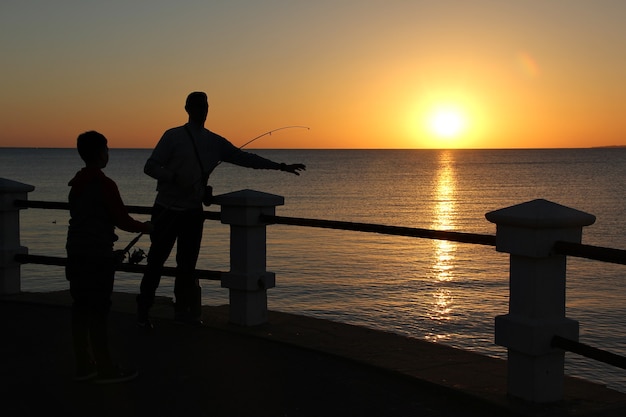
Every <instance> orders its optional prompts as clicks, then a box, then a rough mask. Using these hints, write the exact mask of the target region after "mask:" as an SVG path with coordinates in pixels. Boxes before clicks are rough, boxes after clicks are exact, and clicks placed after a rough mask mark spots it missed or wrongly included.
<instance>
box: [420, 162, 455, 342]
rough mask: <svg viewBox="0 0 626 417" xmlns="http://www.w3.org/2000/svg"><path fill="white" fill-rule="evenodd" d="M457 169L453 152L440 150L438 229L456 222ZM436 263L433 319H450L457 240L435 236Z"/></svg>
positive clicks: (441, 337)
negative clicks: (455, 171)
mask: <svg viewBox="0 0 626 417" xmlns="http://www.w3.org/2000/svg"><path fill="white" fill-rule="evenodd" d="M455 185H456V179H455V173H454V169H453V160H452V153H451V152H449V151H444V152H442V153H441V154H440V158H439V170H438V172H437V180H436V183H435V184H434V205H433V209H432V219H433V222H432V224H431V227H432V228H433V229H435V230H453V229H454V228H455V227H454V222H455V214H456V207H455ZM432 245H433V252H432V253H433V264H432V267H431V276H432V282H431V285H432V288H433V291H432V296H433V303H432V307H431V311H430V319H431V320H433V321H437V322H440V321H449V320H451V319H452V315H453V310H454V297H453V292H452V290H451V287H450V284H451V283H452V281H454V278H455V275H454V260H455V254H456V247H457V244H456V243H455V242H450V241H447V240H436V239H435V240H432ZM432 331H433V332H432V333H431V334H430V335H429V336H428V337H427V338H428V339H430V340H431V341H439V340H444V339H447V338H448V335H446V334H441V332H440V331H438V330H437V328H436V327H434V326H433V328H432Z"/></svg>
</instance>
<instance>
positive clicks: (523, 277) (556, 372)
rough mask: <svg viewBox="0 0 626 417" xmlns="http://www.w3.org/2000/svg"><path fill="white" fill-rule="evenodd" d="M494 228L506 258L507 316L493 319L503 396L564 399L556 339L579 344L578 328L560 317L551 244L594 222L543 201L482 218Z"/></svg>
mask: <svg viewBox="0 0 626 417" xmlns="http://www.w3.org/2000/svg"><path fill="white" fill-rule="evenodd" d="M485 217H486V218H487V220H489V221H490V222H493V223H495V224H496V226H497V231H496V250H497V251H499V252H507V253H510V254H511V258H510V282H509V285H510V290H509V313H508V314H506V315H503V316H498V317H496V319H495V342H496V344H498V345H501V346H505V347H506V348H507V350H508V381H507V386H508V387H507V388H508V393H509V395H511V396H512V397H515V398H520V399H523V400H526V401H530V402H533V403H550V402H556V401H560V400H561V399H562V398H563V379H564V362H565V352H564V351H563V350H561V349H556V348H552V347H551V346H550V343H551V340H552V337H553V336H555V335H558V336H562V337H565V338H567V339H570V340H575V341H578V322H577V321H575V320H570V319H568V318H567V317H565V282H566V257H565V256H563V255H557V254H555V253H554V252H553V250H552V248H553V246H554V242H557V241H565V242H576V243H580V242H581V239H582V228H583V227H584V226H588V225H591V224H593V223H594V222H595V216H593V215H591V214H587V213H584V212H582V211H578V210H574V209H572V208H568V207H565V206H562V205H559V204H556V203H553V202H550V201H546V200H533V201H529V202H527V203H522V204H519V205H516V206H512V207H507V208H503V209H501V210H496V211H492V212H490V213H487V214H486V215H485Z"/></svg>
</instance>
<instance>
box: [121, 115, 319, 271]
mask: <svg viewBox="0 0 626 417" xmlns="http://www.w3.org/2000/svg"><path fill="white" fill-rule="evenodd" d="M285 129H306V130H311V128H310V127H308V126H301V125H290V126H282V127H278V128H276V129H272V130H268V131H267V132H265V133H262V134H260V135H259V136H255V137H254V138H252V139H250V140H249V141H247V142H246V143H244V144H243V145H241V146H240V147H238V148H237V149H236V150H235V151H234V152H233V153H232V154H231V155H229V157H230V156H232V155H234V154H235V152H238V151H240V150H242V149H243V148H245V147H246V146H248V145H249V144H251V143H252V142H254V141H256V140H258V139H261V138H262V137H264V136H272V133H274V132H278V131H279V130H285ZM222 162H224V161H223V160H220V161H218V162H217V165H215V168H217V167H218V166H219V165H220V164H221V163H222ZM215 168H213V169H215ZM202 179H203V178H199V179H197V180H196V181H195V182H194V183H193V184H192V186H194V185H195V184H196V183H197V182H198V181H201V180H202ZM177 201H178V199H175V200H174V201H172V202H171V203H170V205H169V206H167V207H166V208H165V210H164V211H163V213H161V215H159V217H160V216H162V215H163V214H164V213H165V212H167V211H168V210H169V209H170V208H171V207H172V206H173V205H174V204H175V203H176V202H177ZM156 220H158V217H157V218H156V219H155V222H156ZM143 235H144V233H143V232H141V233H139V234H138V235H137V236H135V237H134V238H133V240H131V241H130V242H129V243H128V245H126V246H125V247H124V249H122V252H121V256H122V259H124V257H126V254H127V253H129V252H130V250H131V249H132V247H133V246H135V244H137V242H139V239H141V237H142V236H143ZM142 259H143V258H142ZM129 262H130V258H129ZM139 262H141V260H139ZM139 262H137V263H139Z"/></svg>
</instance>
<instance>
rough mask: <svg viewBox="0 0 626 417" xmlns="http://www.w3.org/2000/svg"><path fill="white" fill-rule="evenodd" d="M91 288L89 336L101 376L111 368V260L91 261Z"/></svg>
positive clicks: (112, 275) (112, 272)
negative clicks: (92, 267) (92, 266)
mask: <svg viewBox="0 0 626 417" xmlns="http://www.w3.org/2000/svg"><path fill="white" fill-rule="evenodd" d="M92 265H94V266H95V268H94V270H93V273H92V276H91V278H92V282H93V287H92V291H91V293H90V300H89V301H90V303H89V307H90V311H89V312H90V315H89V336H90V340H91V346H92V349H93V354H94V357H95V359H96V364H97V365H98V373H99V374H103V373H105V372H107V371H109V370H110V369H112V368H113V363H112V360H111V353H110V351H109V327H108V326H109V323H108V319H109V312H110V310H111V295H112V293H113V280H114V278H115V265H114V263H113V260H112V259H100V260H93V261H92Z"/></svg>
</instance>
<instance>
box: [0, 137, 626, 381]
mask: <svg viewBox="0 0 626 417" xmlns="http://www.w3.org/2000/svg"><path fill="white" fill-rule="evenodd" d="M254 152H256V153H258V154H260V155H262V156H265V157H268V158H270V159H273V160H275V161H278V162H286V163H295V162H301V163H304V164H306V165H307V171H306V172H304V173H303V175H301V176H300V177H297V176H293V175H289V174H287V173H282V172H277V171H257V170H251V169H245V168H241V167H236V166H233V165H229V164H222V165H220V166H219V167H218V168H217V170H216V171H215V173H214V174H213V175H212V178H211V184H212V185H213V187H214V192H215V194H221V193H226V192H231V191H236V190H240V189H255V190H259V191H264V192H268V193H273V194H279V195H282V196H284V197H285V205H284V206H280V207H278V208H277V214H278V215H281V216H293V217H306V218H314V219H327V220H341V221H353V222H368V223H376V224H384V225H393V226H408V227H419V228H428V229H435V230H454V231H460V232H470V233H483V234H492V235H493V234H495V225H493V224H491V223H490V222H488V221H487V220H486V219H485V213H487V212H489V211H492V210H497V209H500V208H503V207H508V206H511V205H514V204H518V203H522V202H525V201H530V200H533V199H536V198H544V199H547V200H550V201H554V202H556V203H559V204H563V205H566V206H569V207H572V208H575V209H578V210H582V211H585V212H587V213H591V214H593V215H595V216H596V217H597V220H596V223H595V224H594V225H592V226H590V227H587V228H585V230H584V232H583V243H586V244H591V245H598V246H606V247H614V248H619V249H624V248H626V242H625V239H624V236H625V234H626V198H625V197H626V185H625V184H624V180H623V179H624V178H626V149H623V148H604V149H549V150H546V149H543V150H257V151H254ZM149 153H150V150H145V149H140V150H132V149H113V150H111V155H110V162H109V166H108V167H107V168H106V169H105V173H106V174H107V175H108V176H109V177H111V178H112V179H114V180H115V181H116V182H117V183H118V186H119V188H120V192H121V194H122V198H123V199H124V201H125V203H126V204H129V205H131V204H132V205H145V206H150V205H151V204H152V201H153V199H154V196H155V185H156V184H155V181H154V180H152V179H151V178H149V177H147V176H146V175H145V174H143V165H144V163H145V160H146V159H147V157H148V155H149ZM81 166H82V164H81V161H80V159H79V157H78V155H77V153H76V151H75V150H73V149H6V148H4V149H2V148H0V177H3V178H9V179H12V180H16V181H20V182H24V183H27V184H31V185H34V186H35V187H36V189H35V191H34V192H33V193H31V194H30V195H29V199H31V200H45V201H66V199H67V192H68V191H69V187H68V186H67V182H68V181H69V179H71V177H72V176H73V175H74V173H75V172H76V171H77V170H79V169H80V168H81ZM209 210H212V211H218V210H219V207H210V208H209ZM135 217H137V218H139V219H147V218H146V217H142V216H139V215H137V216H135ZM67 221H68V213H67V212H65V211H59V210H38V209H28V210H24V211H22V212H21V223H22V225H21V230H22V245H24V246H28V247H29V251H30V253H32V254H41V255H52V256H64V243H65V233H66V230H67ZM118 234H119V236H120V240H119V242H118V244H117V245H118V246H119V247H123V246H124V245H125V244H126V243H127V242H128V241H130V240H131V239H132V237H133V236H132V235H130V234H128V233H125V232H123V231H120V232H119V233H118ZM228 240H229V230H228V227H227V226H225V225H221V224H220V223H219V222H216V221H207V223H205V230H204V239H203V246H202V250H201V255H200V261H199V264H198V267H199V268H202V269H212V270H220V271H227V270H228V269H229V267H228V262H229V254H228ZM136 247H138V248H141V249H144V250H145V251H146V252H147V250H148V248H149V241H148V239H147V238H144V239H142V240H140V241H139V243H138V244H137V246H136ZM267 252H268V260H267V265H268V270H270V271H273V272H275V273H276V280H277V286H276V288H272V289H270V290H269V291H268V303H269V307H270V308H271V309H273V310H279V311H286V312H292V313H298V314H304V315H309V316H314V317H320V318H326V319H330V320H335V321H341V322H346V323H352V324H357V325H362V326H367V327H371V328H376V329H382V330H387V331H391V332H396V333H400V334H403V335H407V336H410V337H415V338H421V339H426V340H430V341H434V342H438V343H444V344H448V345H451V346H456V347H461V348H464V349H469V350H473V351H477V352H480V353H483V354H487V355H491V356H496V357H506V349H505V348H503V347H501V346H497V345H495V344H494V325H493V323H494V317H495V316H497V315H500V314H506V313H507V311H508V273H509V271H508V261H509V260H508V256H507V255H506V254H502V253H497V252H496V251H495V248H493V247H490V246H481V245H471V244H463V243H455V242H447V241H439V240H429V239H416V238H407V237H397V236H385V235H380V234H368V233H361V232H349V231H340V230H327V229H315V228H306V227H297V226H282V225H272V226H269V227H268V248H267ZM170 258H171V259H173V258H174V256H173V255H172V256H171V257H170ZM170 264H171V265H173V263H171V262H170ZM567 278H568V280H567V316H568V317H569V318H571V319H574V320H578V321H579V322H580V341H581V342H584V343H588V344H590V345H592V346H596V347H599V348H602V349H606V350H609V351H611V352H614V353H617V354H621V355H626V343H624V341H625V340H626V330H625V328H626V326H625V325H626V267H624V266H623V265H612V264H605V263H601V262H596V261H589V260H584V259H577V258H570V259H568V277H567ZM139 280H140V277H139V276H137V275H134V274H126V273H118V275H117V277H116V290H118V291H127V292H137V291H138V286H139ZM66 287H67V283H66V281H65V279H64V276H63V271H62V269H61V268H55V267H43V266H38V265H25V266H24V267H23V282H22V288H23V290H25V291H48V290H57V289H63V288H66ZM172 288H173V281H172V279H170V278H164V279H163V281H162V285H161V287H160V289H159V293H160V294H161V295H166V296H172V293H173V290H172ZM203 302H204V303H205V304H225V303H227V302H228V292H227V290H226V289H223V288H220V285H219V283H218V282H213V281H208V282H204V283H203ZM566 372H567V373H568V374H570V375H575V376H580V377H583V378H586V379H589V380H592V381H596V382H601V383H604V384H607V385H608V386H610V387H613V388H615V389H618V390H621V391H624V392H626V374H625V371H623V370H620V369H617V368H614V367H611V366H608V365H604V364H601V363H599V362H596V361H592V360H588V359H585V358H582V357H579V356H577V355H574V354H570V353H568V354H566Z"/></svg>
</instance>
